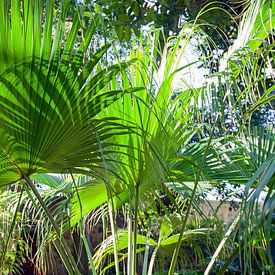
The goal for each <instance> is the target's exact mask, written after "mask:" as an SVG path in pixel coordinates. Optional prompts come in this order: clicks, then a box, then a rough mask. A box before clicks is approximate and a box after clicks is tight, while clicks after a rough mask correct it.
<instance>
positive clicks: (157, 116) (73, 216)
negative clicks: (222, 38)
mask: <svg viewBox="0 0 275 275" xmlns="http://www.w3.org/2000/svg"><path fill="white" fill-rule="evenodd" d="M10 3H11V6H9V1H6V2H3V3H2V4H0V5H2V7H0V8H1V12H2V13H3V14H2V15H3V17H2V19H1V20H2V21H3V22H2V23H3V24H1V25H0V34H1V36H0V46H1V49H3V51H2V52H1V53H0V54H1V58H2V60H5V63H4V64H5V66H4V67H3V71H2V72H1V79H0V89H1V90H0V91H1V99H2V100H1V103H0V104H1V112H0V116H1V122H0V131H1V135H2V136H1V137H2V143H3V148H2V149H1V152H0V155H1V158H0V159H1V167H0V172H1V175H0V179H1V184H2V185H3V186H4V185H8V184H10V183H12V182H19V186H20V187H21V186H22V185H23V186H24V190H26V192H27V193H28V194H29V197H30V198H31V193H30V190H29V188H30V189H31V190H32V192H33V193H34V194H35V196H36V198H35V199H32V200H31V201H32V204H33V205H34V206H36V212H39V205H41V206H42V207H43V209H44V213H46V216H47V217H48V218H47V219H45V220H44V225H45V228H48V230H43V225H42V230H41V232H42V233H41V236H43V237H45V236H46V237H45V242H44V243H43V244H42V246H45V244H48V243H49V242H50V241H52V242H53V243H54V244H55V246H56V249H57V250H58V252H59V254H60V256H61V258H62V260H63V261H64V264H65V265H66V268H67V270H68V271H69V273H71V274H78V273H79V269H78V267H77V263H76V262H75V259H74V257H73V256H72V255H71V252H70V251H69V249H68V247H67V244H66V242H65V241H64V238H63V232H65V231H66V230H70V229H71V228H72V227H73V226H75V225H76V224H78V226H79V228H80V234H81V237H82V240H83V244H84V246H85V251H86V254H87V255H88V257H89V262H90V265H91V268H92V269H93V272H94V273H96V272H97V273H99V272H104V271H105V270H106V267H105V268H104V267H102V266H101V264H100V260H99V258H100V257H101V256H103V255H109V254H114V265H115V269H116V273H117V274H118V273H119V272H120V265H119V262H120V261H123V260H124V259H125V258H126V257H127V261H128V262H127V274H134V273H135V272H136V266H137V254H138V253H139V252H143V251H144V256H143V261H144V268H143V274H147V273H152V272H153V270H154V267H155V263H156V262H158V261H157V260H155V259H156V258H157V257H158V255H159V254H158V253H159V252H160V251H161V247H165V246H166V245H167V246H169V247H170V248H171V247H172V248H173V251H174V252H173V256H172V262H171V265H170V267H169V274H173V272H174V270H175V268H177V264H178V266H180V264H179V263H177V260H178V259H179V252H180V251H182V249H183V245H184V241H185V240H188V241H190V240H192V241H194V238H196V237H197V236H198V235H199V236H200V237H202V236H206V239H207V238H208V235H207V234H205V231H206V229H200V230H193V231H192V230H189V229H188V220H189V219H190V217H191V212H192V211H191V210H192V208H193V207H194V208H195V209H197V208H196V207H197V206H196V194H197V192H198V191H199V190H202V189H203V188H204V186H205V183H207V184H214V185H221V184H223V182H224V181H226V182H227V183H232V184H236V183H237V184H239V183H243V184H244V183H246V182H248V183H247V187H246V192H245V194H246V196H245V198H247V201H244V204H243V208H245V207H246V205H249V212H248V213H247V212H244V216H245V217H247V219H250V222H251V223H253V227H252V228H253V229H252V231H249V232H248V233H249V235H251V236H252V237H253V238H252V240H249V239H248V238H246V237H243V236H245V235H243V236H242V237H241V238H240V245H239V246H238V247H236V248H235V247H234V249H235V250H234V249H233V250H234V251H233V252H232V254H231V256H230V257H229V260H228V261H227V262H226V263H225V265H224V267H222V269H221V271H220V272H222V270H225V269H226V268H227V267H228V266H229V264H230V261H232V260H233V259H234V257H235V256H236V255H237V254H238V252H239V251H240V250H242V248H243V247H247V248H249V247H251V243H252V241H255V239H256V235H257V234H258V233H257V232H263V230H264V228H263V226H264V225H266V224H268V225H269V226H268V227H269V228H270V224H271V218H270V217H271V216H272V213H273V209H274V194H273V181H274V176H273V173H274V172H273V166H274V163H273V162H274V154H273V151H274V139H272V137H271V134H270V133H271V132H269V134H266V132H265V131H260V133H261V134H260V133H255V134H254V136H255V139H257V136H259V140H260V141H259V142H257V144H256V145H255V143H256V142H255V140H254V141H253V142H249V136H250V135H251V134H249V131H247V129H249V127H248V126H247V122H248V121H249V120H250V117H251V115H252V114H253V112H254V111H255V110H256V109H257V108H259V107H260V106H261V105H263V104H267V103H268V102H270V101H271V100H272V99H273V98H274V95H273V96H272V95H270V93H271V91H272V90H273V89H274V85H273V86H271V87H268V86H267V78H268V77H269V76H267V73H266V71H265V74H264V75H263V76H262V75H261V72H262V70H265V69H266V68H265V67H260V68H259V67H258V66H257V65H258V62H259V60H260V58H262V57H266V58H268V59H269V58H270V55H272V54H273V53H272V51H271V46H270V44H269V43H267V42H266V41H265V43H264V44H261V43H259V39H261V40H262V41H263V40H264V39H266V37H267V36H268V35H269V34H270V32H271V30H272V29H273V28H274V18H272V17H271V18H270V17H269V16H268V15H269V14H268V13H269V12H270V9H271V13H272V14H273V11H274V6H272V5H271V8H270V6H268V4H267V2H266V1H257V3H256V2H255V3H254V2H253V3H252V5H251V8H250V9H248V11H247V12H246V13H245V15H244V19H243V23H242V24H241V27H242V28H241V29H240V36H241V35H243V34H244V31H246V33H245V34H246V37H247V39H244V40H242V41H241V42H242V44H238V43H239V42H240V39H238V40H237V41H236V44H238V45H237V46H236V44H234V46H233V47H232V49H233V50H230V51H229V53H228V55H227V56H226V58H225V60H224V61H223V62H224V63H223V66H224V67H223V66H221V69H220V71H219V72H218V73H217V74H215V75H211V77H209V78H208V81H207V83H204V84H203V85H202V86H201V87H200V88H194V87H193V86H192V83H191V84H189V85H187V88H185V90H184V91H182V93H181V94H180V95H179V96H178V94H177V93H176V92H175V91H174V89H173V79H174V78H175V77H176V76H177V75H178V74H179V73H180V72H181V71H182V70H183V69H184V68H186V67H189V66H191V65H192V64H188V65H186V66H183V67H180V60H181V58H182V57H183V56H184V54H185V50H186V47H187V46H188V44H189V43H191V41H192V39H194V38H196V37H198V36H200V37H201V33H202V31H201V29H200V28H199V24H200V22H199V18H198V19H197V20H196V22H194V23H193V24H186V25H185V27H184V28H183V30H182V32H181V34H180V36H179V37H176V38H175V37H173V38H170V40H169V41H168V43H167V44H166V45H165V47H164V49H163V50H160V49H159V35H160V34H161V33H160V32H159V31H156V30H154V31H153V33H150V34H149V35H148V36H147V37H146V38H145V39H144V38H143V37H141V38H140V40H139V41H134V42H133V50H132V51H131V53H130V58H129V60H127V61H126V62H120V61H119V62H118V64H117V65H112V66H107V67H104V63H103V62H100V60H101V58H102V57H103V56H104V55H105V54H106V52H107V50H108V47H109V46H108V45H105V46H103V47H101V48H100V49H99V50H98V51H97V52H96V53H90V50H89V45H90V43H91V41H92V35H93V33H94V31H95V29H96V25H97V24H98V20H97V18H94V19H93V20H92V22H90V27H89V29H88V30H87V31H85V30H82V31H83V32H84V34H83V37H82V41H81V42H80V45H79V46H77V43H76V41H77V33H78V30H79V28H81V21H80V20H79V17H80V15H79V14H76V15H75V17H74V18H73V24H72V26H71V29H70V30H69V31H68V32H67V31H65V24H66V18H67V17H66V14H67V12H68V11H69V1H64V2H63V4H62V5H61V6H60V7H59V9H58V10H57V12H58V13H59V16H58V21H57V23H56V24H55V19H54V16H53V14H54V12H53V11H54V1H47V2H46V3H45V5H44V3H35V4H34V3H33V2H32V1H24V3H23V2H20V1H19V0H18V1H16V0H13V1H11V2H10ZM21 4H22V5H21ZM254 5H255V6H254ZM8 11H10V14H11V15H12V16H11V18H10V17H9V12H8ZM76 11H78V10H77V9H76ZM205 12H206V11H205V10H204V11H202V13H205ZM44 16H45V19H44ZM199 16H200V15H199ZM27 19H28V20H27ZM245 22H248V23H245ZM247 24H248V25H247ZM42 27H43V28H42ZM248 27H249V28H248ZM42 29H43V31H41V30H42ZM248 29H249V32H248ZM20 30H21V32H20ZM53 30H54V31H53ZM53 33H55V35H54V34H53ZM2 37H6V40H5V42H4V40H3V39H2V40H1V38H2ZM52 37H53V39H52ZM4 43H6V44H5V47H3V46H4ZM15 45H20V46H21V47H20V50H18V51H17V49H16V48H15ZM259 49H260V50H259ZM87 53H89V54H91V57H90V58H87V55H86V54H87ZM160 56H161V63H160V64H158V61H159V59H160ZM133 60H135V62H133ZM195 63H196V62H195ZM133 87H145V89H144V90H141V89H139V88H133ZM251 91H253V93H251ZM248 101H249V104H247V102H248ZM207 102H208V103H207ZM243 102H244V104H243ZM205 108H206V109H207V110H209V112H210V113H211V115H210V119H209V120H207V119H205V112H204V109H205ZM228 114H229V115H230V116H232V117H233V116H235V117H236V120H237V123H236V125H237V130H236V131H235V133H234V135H232V133H228V127H227V126H226V115H228ZM195 135H196V136H197V143H192V138H194V136H195ZM238 139H243V140H244V141H242V142H239V141H238ZM252 139H253V138H252ZM262 140H264V141H263V142H262ZM253 143H254V145H253V146H252V145H251V144H253ZM262 144H266V147H268V146H269V147H268V148H269V149H268V150H267V153H266V154H263V153H262V151H261V150H260V149H257V150H258V151H257V150H256V149H255V148H261V147H260V146H262ZM255 156H257V157H256V160H257V161H255V162H254V161H253V159H255ZM41 173H69V176H68V177H67V179H69V180H66V181H65V184H64V187H62V188H59V187H60V185H59V184H57V183H56V181H55V180H54V179H53V178H52V177H51V176H49V175H46V176H41V175H40V177H39V176H38V175H39V174H41ZM37 174H38V175H37ZM76 174H81V176H78V175H76ZM83 175H87V176H89V177H83ZM82 177H83V179H84V181H83V182H81V180H80V181H79V179H80V178H82ZM33 180H38V181H41V182H46V183H47V184H48V185H49V186H50V187H51V188H52V189H53V190H51V191H49V192H48V193H47V192H44V191H43V190H42V191H40V192H39V191H38V190H37V188H36V187H35V185H34V184H33ZM257 183H258V187H257V189H256V191H255V192H254V193H253V194H252V195H248V194H249V190H250V188H251V187H254V186H255V184H257ZM266 186H267V187H268V188H269V189H268V190H269V191H268V192H269V193H268V196H267V199H266V202H265V207H264V211H263V212H262V214H261V215H260V216H253V215H252V214H251V213H253V211H254V210H255V205H257V200H258V197H259V194H260V191H261V190H263V188H264V187H266ZM56 188H57V189H56ZM162 192H163V193H166V195H167V196H168V197H169V200H170V202H171V203H172V204H173V207H174V212H172V213H170V212H169V211H170V210H167V209H166V207H165V206H163V207H162V208H163V211H165V213H166V218H165V219H163V216H162V215H159V214H158V213H157V211H153V212H155V213H154V215H155V216H158V219H157V220H158V222H157V223H158V224H157V226H156V228H155V231H156V232H153V233H152V232H150V230H149V229H150V225H148V228H147V230H145V234H142V232H141V226H140V222H142V221H143V222H147V223H149V222H150V218H148V216H147V214H148V213H147V212H148V211H146V208H148V206H149V207H151V208H152V209H155V206H154V204H155V201H158V202H159V203H161V200H160V196H159V195H160V193H162ZM40 194H41V195H42V197H41V195H40ZM43 194H44V195H43ZM59 194H65V195H64V198H62V199H61V202H60V203H59V205H58V207H57V208H56V209H55V210H54V211H52V210H51V211H50V210H49V208H50V206H51V205H52V203H53V202H54V201H55V199H56V198H57V199H58V200H60V197H58V196H59ZM42 198H43V199H42ZM91 198H94V199H93V200H91ZM23 201H25V200H23ZM105 203H107V206H108V210H109V220H110V225H111V236H109V237H107V239H106V240H105V241H104V242H102V245H101V246H100V248H99V249H98V251H97V252H96V254H95V255H94V261H95V262H96V266H95V267H94V266H93V264H94V262H93V260H92V255H91V252H90V251H89V249H90V248H89V245H87V236H85V234H84V233H83V232H84V231H83V224H85V219H84V218H85V216H86V215H88V214H89V213H90V212H91V211H92V210H94V209H95V208H97V207H98V206H101V205H104V204H105ZM19 204H20V201H19ZM19 204H18V205H19ZM122 205H125V211H126V215H125V216H126V218H127V226H128V230H127V231H121V230H120V231H119V230H117V228H116V219H115V211H116V210H117V209H118V208H119V207H120V206H122ZM103 208H104V209H105V207H103ZM243 208H242V209H243ZM25 209H28V208H27V207H26V208H25ZM64 209H69V214H68V215H65V217H64V215H63V213H64ZM256 209H257V207H256ZM26 211H27V210H26ZM40 212H41V211H40ZM241 213H242V211H240V215H238V217H237V218H236V221H234V222H233V223H232V225H231V226H230V227H229V229H228V231H227V233H226V234H225V236H224V239H223V240H222V241H221V244H220V245H219V246H218V248H217V251H216V253H215V254H214V256H213V258H212V261H211V262H210V264H209V266H208V268H207V270H206V273H207V272H209V271H210V269H211V267H212V266H213V264H214V261H215V260H216V259H217V257H218V256H219V253H220V251H221V250H222V248H223V246H224V244H225V242H226V241H227V239H228V238H229V236H230V233H232V232H233V231H234V230H235V229H236V228H238V226H237V225H238V223H237V222H238V220H237V219H239V220H241ZM39 215H40V216H39V217H40V219H42V220H43V218H42V217H43V213H41V214H40V213H39ZM252 217H257V218H256V219H255V220H253V219H252ZM265 217H267V223H266V221H265ZM49 220H50V222H51V225H50V226H46V225H47V224H48V221H49ZM152 220H153V219H152ZM13 224H14V223H13ZM60 225H62V228H61V229H60V228H59V227H58V226H60ZM12 229H13V228H11V232H12ZM52 230H55V233H54V234H53V233H52ZM261 230H262V231H261ZM46 231H48V232H46ZM240 232H241V231H240ZM251 232H253V233H252V234H250V233H251ZM154 233H155V235H154ZM244 233H247V232H244ZM45 234H46V235H45ZM241 234H242V232H241ZM265 234H266V240H267V244H268V241H269V238H268V236H269V235H270V231H268V230H267V231H265ZM60 242H61V244H62V245H61V247H60ZM264 244H265V243H264ZM193 245H194V246H196V247H197V251H198V255H201V254H202V253H201V252H200V245H199V244H198V243H196V241H194V242H193ZM268 245H269V244H268ZM127 247H128V251H127V253H125V249H126V248H127ZM62 248H63V249H64V251H63V249H62ZM152 249H154V251H153V254H151V257H150V252H151V250H152ZM41 251H42V250H41ZM224 251H225V250H224ZM246 255H247V256H249V254H248V253H247V254H246ZM170 258H171V255H170ZM202 258H203V256H202ZM248 258H249V257H248ZM111 259H113V258H111ZM2 262H3V258H2ZM266 262H268V263H269V264H270V265H271V268H273V267H272V261H271V260H270V255H269V256H268V260H267V261H264V263H266ZM111 265H112V264H111ZM109 267H110V266H107V268H109ZM95 268H97V270H95Z"/></svg>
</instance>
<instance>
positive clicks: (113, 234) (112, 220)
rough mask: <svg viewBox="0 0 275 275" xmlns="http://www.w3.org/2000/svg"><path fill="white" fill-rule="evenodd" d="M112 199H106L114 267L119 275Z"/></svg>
mask: <svg viewBox="0 0 275 275" xmlns="http://www.w3.org/2000/svg"><path fill="white" fill-rule="evenodd" d="M110 200H112V199H109V201H108V211H109V218H110V224H111V232H112V236H113V245H114V258H115V268H116V274H117V275H119V273H120V272H119V260H118V252H117V241H116V229H115V222H114V212H113V207H112V201H110Z"/></svg>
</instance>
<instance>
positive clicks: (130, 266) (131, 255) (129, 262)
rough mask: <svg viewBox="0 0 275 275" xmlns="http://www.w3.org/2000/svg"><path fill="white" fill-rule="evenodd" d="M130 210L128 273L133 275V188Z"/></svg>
mask: <svg viewBox="0 0 275 275" xmlns="http://www.w3.org/2000/svg"><path fill="white" fill-rule="evenodd" d="M129 190H130V189H129ZM129 192H130V195H129V210H128V257H127V271H128V275H132V273H131V271H132V259H133V254H132V252H133V248H132V245H133V226H132V202H131V199H132V197H131V190H130V191H129Z"/></svg>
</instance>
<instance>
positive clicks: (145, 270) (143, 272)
mask: <svg viewBox="0 0 275 275" xmlns="http://www.w3.org/2000/svg"><path fill="white" fill-rule="evenodd" d="M149 249H150V228H149V229H148V232H147V236H146V245H145V253H144V259H143V268H142V275H147V274H148V273H147V267H148V257H149Z"/></svg>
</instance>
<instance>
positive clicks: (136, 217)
mask: <svg viewBox="0 0 275 275" xmlns="http://www.w3.org/2000/svg"><path fill="white" fill-rule="evenodd" d="M135 193H136V194H135V195H136V198H135V217H134V243H133V265H132V274H133V275H134V274H135V272H136V269H137V253H136V251H137V228H138V200H139V183H137V184H136V192H135Z"/></svg>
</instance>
